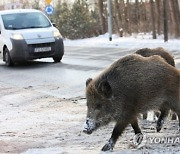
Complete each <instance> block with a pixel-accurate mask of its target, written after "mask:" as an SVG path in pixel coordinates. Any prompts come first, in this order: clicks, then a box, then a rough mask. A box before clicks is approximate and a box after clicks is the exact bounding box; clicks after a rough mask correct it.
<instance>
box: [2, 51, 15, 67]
mask: <svg viewBox="0 0 180 154" xmlns="http://www.w3.org/2000/svg"><path fill="white" fill-rule="evenodd" d="M4 56H5V57H4V59H5V63H6V65H7V66H13V65H14V63H13V61H12V59H11V56H10V54H9V50H8V49H7V48H5V50H4Z"/></svg>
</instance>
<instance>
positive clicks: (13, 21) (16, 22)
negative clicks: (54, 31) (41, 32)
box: [2, 12, 51, 30]
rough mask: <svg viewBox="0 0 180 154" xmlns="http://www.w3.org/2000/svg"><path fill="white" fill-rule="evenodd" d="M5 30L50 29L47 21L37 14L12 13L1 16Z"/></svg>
mask: <svg viewBox="0 0 180 154" xmlns="http://www.w3.org/2000/svg"><path fill="white" fill-rule="evenodd" d="M2 20H3V23H4V27H5V29H10V30H12V29H13V30H16V29H17V30H18V29H28V28H45V27H50V26H51V24H50V22H49V20H48V19H47V18H46V17H45V16H44V15H43V14H42V13H39V12H30V13H14V14H5V15H2Z"/></svg>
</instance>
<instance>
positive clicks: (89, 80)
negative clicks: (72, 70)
mask: <svg viewBox="0 0 180 154" xmlns="http://www.w3.org/2000/svg"><path fill="white" fill-rule="evenodd" d="M91 81H92V78H88V79H87V80H86V87H87V86H88V85H89V83H90V82H91Z"/></svg>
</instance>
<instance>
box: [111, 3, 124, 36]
mask: <svg viewBox="0 0 180 154" xmlns="http://www.w3.org/2000/svg"><path fill="white" fill-rule="evenodd" d="M119 5H120V4H119V2H118V0H115V1H114V10H115V11H114V15H113V21H114V23H115V26H116V29H117V32H118V34H119V36H120V37H122V36H123V34H122V17H121V12H120V10H121V9H120V6H119Z"/></svg>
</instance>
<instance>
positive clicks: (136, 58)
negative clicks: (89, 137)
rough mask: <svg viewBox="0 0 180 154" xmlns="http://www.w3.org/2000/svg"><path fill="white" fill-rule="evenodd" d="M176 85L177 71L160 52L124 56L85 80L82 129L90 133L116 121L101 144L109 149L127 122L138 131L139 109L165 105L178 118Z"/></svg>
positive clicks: (179, 75)
mask: <svg viewBox="0 0 180 154" xmlns="http://www.w3.org/2000/svg"><path fill="white" fill-rule="evenodd" d="M179 86H180V73H179V71H178V70H177V69H176V68H174V67H172V66H171V65H169V64H168V63H167V62H165V60H164V59H163V58H161V57H160V56H151V57H142V56H140V55H137V54H133V55H129V56H125V57H123V58H121V59H119V60H117V61H116V62H114V63H113V64H112V65H111V66H110V67H108V68H107V69H105V70H104V71H103V72H102V73H101V74H100V75H98V76H97V77H96V78H94V79H88V80H87V81H86V99H87V119H86V123H85V126H84V130H83V132H85V133H87V134H91V133H92V132H93V131H95V130H96V129H98V128H99V127H101V126H103V125H107V124H108V123H109V122H111V121H115V122H116V124H115V127H114V129H113V132H112V135H111V138H110V139H109V141H108V143H107V144H105V145H104V146H103V148H102V151H108V150H112V149H113V148H114V145H115V143H116V141H117V139H118V137H119V136H120V135H121V134H122V132H123V131H124V129H125V128H126V127H127V126H128V124H131V125H132V127H133V129H134V130H135V134H137V133H141V130H140V128H139V125H138V121H137V117H138V115H139V113H142V112H147V111H148V110H155V109H160V108H162V107H163V106H168V107H169V108H170V109H172V110H174V111H175V112H176V113H177V115H178V117H179V120H180V100H179ZM179 126H180V121H179Z"/></svg>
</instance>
